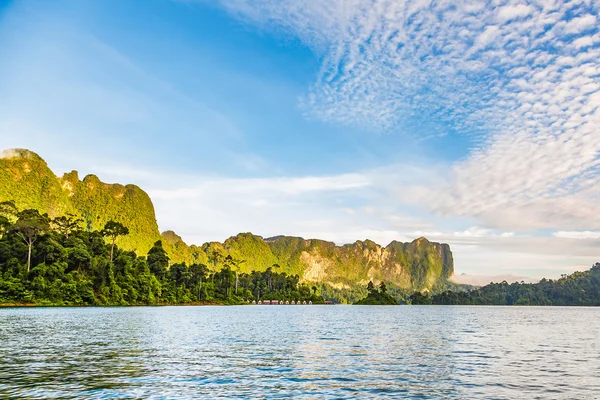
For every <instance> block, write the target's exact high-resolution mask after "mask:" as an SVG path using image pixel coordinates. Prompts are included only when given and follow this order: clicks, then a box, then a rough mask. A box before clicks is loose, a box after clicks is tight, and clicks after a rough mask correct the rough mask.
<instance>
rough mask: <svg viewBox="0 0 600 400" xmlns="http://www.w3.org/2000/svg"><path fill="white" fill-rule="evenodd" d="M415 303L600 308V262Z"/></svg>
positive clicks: (421, 297) (422, 297)
mask: <svg viewBox="0 0 600 400" xmlns="http://www.w3.org/2000/svg"><path fill="white" fill-rule="evenodd" d="M409 300H410V302H411V303H412V304H445V305H452V304H456V305H517V306H518V305H523V306H528V305H536V306H600V263H597V264H595V265H594V266H593V267H592V268H591V269H589V270H587V271H583V272H574V273H572V274H570V275H563V276H562V277H561V278H560V279H556V280H552V279H542V280H541V281H540V282H538V283H524V282H520V283H519V282H515V283H510V284H509V283H508V282H501V283H490V284H489V285H486V286H483V287H481V288H478V289H474V290H470V291H465V292H456V291H444V292H442V293H438V294H434V295H431V296H429V295H427V294H422V293H415V294H413V295H412V296H410V299H409Z"/></svg>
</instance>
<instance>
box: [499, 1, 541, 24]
mask: <svg viewBox="0 0 600 400" xmlns="http://www.w3.org/2000/svg"><path fill="white" fill-rule="evenodd" d="M533 12H534V8H533V7H531V6H529V5H525V4H516V5H506V6H503V7H500V8H499V9H498V20H499V21H500V22H502V23H505V22H508V21H510V20H512V19H516V18H522V17H527V16H529V15H531V14H533Z"/></svg>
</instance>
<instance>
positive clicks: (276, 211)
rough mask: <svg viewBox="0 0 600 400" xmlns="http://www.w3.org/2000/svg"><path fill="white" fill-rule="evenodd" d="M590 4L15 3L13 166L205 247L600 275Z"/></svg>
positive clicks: (10, 113)
mask: <svg viewBox="0 0 600 400" xmlns="http://www.w3.org/2000/svg"><path fill="white" fill-rule="evenodd" d="M598 22H599V21H598V5H597V4H595V3H594V2H570V3H560V2H557V3H551V2H547V1H545V2H539V3H538V2H513V1H494V2H488V3H484V2H480V1H465V2H461V4H460V5H458V6H457V5H454V4H453V2H447V3H446V2H435V3H431V2H429V1H414V2H412V1H411V2H406V3H404V2H399V1H392V0H362V1H359V0H348V1H342V0H332V1H330V2H319V1H311V0H282V1H275V0H263V1H258V0H221V1H203V0H179V1H169V0H160V1H159V0H149V1H117V0H112V1H61V0H58V1H50V2H48V1H38V0H14V1H0V44H1V45H0V147H2V148H11V147H26V148H30V149H32V150H34V151H36V152H38V153H39V154H40V155H41V156H42V157H44V158H45V159H46V160H47V161H48V163H49V165H50V167H51V168H52V169H53V170H54V171H55V172H56V173H57V174H59V175H60V174H62V173H63V172H65V171H68V170H71V169H77V170H79V171H80V173H81V174H82V176H83V175H84V174H87V173H95V174H97V175H98V176H99V177H100V178H101V179H102V180H104V181H108V182H121V183H129V182H131V183H136V184H138V185H140V186H141V187H142V188H144V189H146V190H147V191H148V192H149V193H150V195H151V197H152V198H153V200H154V202H155V207H156V212H157V218H158V222H159V225H160V227H161V229H165V230H166V229H173V230H175V231H177V232H178V233H180V234H181V235H182V236H183V237H184V239H185V240H186V241H188V242H190V243H202V242H204V241H208V240H223V239H225V238H226V237H228V236H230V235H233V234H235V233H237V232H241V231H252V232H254V233H256V234H261V235H264V236H271V235H277V234H293V235H301V236H305V237H319V238H323V239H328V240H333V241H335V242H337V243H346V242H352V241H354V240H357V239H365V238H371V239H374V240H375V241H377V242H380V243H381V244H384V245H385V244H387V243H388V242H389V241H391V240H393V239H397V240H404V241H406V240H412V239H414V238H416V237H418V236H422V235H424V236H426V237H428V238H429V239H431V240H436V241H444V242H447V243H449V244H450V245H451V246H452V248H453V250H454V254H455V258H456V269H457V272H458V273H462V272H465V273H467V274H469V275H485V276H486V277H489V276H498V277H500V276H506V275H512V276H514V277H527V278H531V279H535V278H539V277H542V276H557V275H559V274H560V273H566V272H571V271H573V270H576V269H584V268H587V267H589V265H591V263H592V262H594V261H599V258H600V257H598V255H600V251H599V249H600V246H599V244H600V243H599V242H600V217H599V216H598V215H597V213H596V212H595V211H594V210H595V207H596V204H597V200H598V198H599V197H600V192H599V190H598V189H597V186H598V185H597V181H598V164H599V158H598V152H599V151H600V134H599V133H598V129H599V128H598V127H599V126H600V125H599V121H600V112H599V111H598V110H599V107H600V62H599V61H598V60H600V33H599V31H598V25H599V24H598Z"/></svg>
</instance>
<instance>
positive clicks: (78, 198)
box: [0, 149, 454, 290]
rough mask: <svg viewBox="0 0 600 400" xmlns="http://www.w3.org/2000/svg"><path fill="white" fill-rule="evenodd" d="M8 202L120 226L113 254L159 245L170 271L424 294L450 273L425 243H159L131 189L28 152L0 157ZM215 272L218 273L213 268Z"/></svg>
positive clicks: (448, 263) (441, 250)
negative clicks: (234, 266)
mask: <svg viewBox="0 0 600 400" xmlns="http://www.w3.org/2000/svg"><path fill="white" fill-rule="evenodd" d="M5 200H14V201H15V202H16V204H17V206H18V207H19V208H20V209H25V208H35V209H38V210H40V211H41V212H47V213H48V214H49V215H50V216H51V217H55V216H59V215H64V214H66V213H73V214H76V215H79V216H81V217H82V218H83V219H84V220H85V225H86V226H85V227H86V228H87V229H93V230H97V229H101V228H102V227H103V226H104V224H105V223H106V222H107V221H109V220H111V219H112V220H115V221H119V222H121V223H123V224H124V225H125V226H127V227H128V228H129V230H130V235H128V236H126V237H123V238H120V239H119V242H118V244H119V246H121V247H123V248H125V249H128V250H135V251H137V252H138V254H146V253H147V251H148V250H149V249H150V247H151V246H152V244H153V243H154V242H155V241H157V240H159V239H161V240H162V241H163V246H164V248H165V250H166V251H167V253H168V254H169V256H170V258H171V263H179V262H185V263H187V264H192V263H199V264H206V265H210V266H211V267H215V266H216V267H217V268H218V267H219V266H220V265H222V260H223V259H224V258H225V257H226V256H228V255H230V256H231V257H233V258H234V259H235V260H243V261H244V262H242V263H240V264H239V270H240V271H242V272H251V271H252V270H257V271H264V270H266V269H267V268H269V267H270V268H272V269H273V270H274V271H276V272H285V273H287V274H294V275H299V276H300V277H301V279H302V280H303V281H306V282H323V283H327V284H329V285H331V286H333V287H336V288H347V287H351V286H352V285H356V284H366V283H367V282H369V281H374V282H379V281H386V282H392V283H394V284H396V285H398V286H400V287H403V288H413V289H416V290H423V289H430V288H432V287H433V286H434V285H435V284H437V283H439V282H441V281H445V280H446V279H448V278H449V277H450V276H452V274H453V273H454V265H453V260H452V252H451V251H450V247H449V246H448V245H447V244H440V243H432V242H429V241H428V240H427V239H425V238H419V239H416V240H414V241H412V242H410V243H401V242H396V241H394V242H392V243H390V244H389V245H387V246H386V247H383V246H380V245H379V244H377V243H374V242H372V241H370V240H365V241H356V242H354V243H352V244H346V245H343V246H337V245H335V243H332V242H326V241H323V240H318V239H303V238H299V237H291V236H277V237H273V238H267V239H263V238H262V237H260V236H257V235H253V234H251V233H240V234H238V235H236V236H232V237H230V238H229V239H227V240H226V241H225V242H224V243H218V242H210V243H205V244H204V245H202V246H194V245H191V246H188V245H187V244H186V243H184V242H183V240H182V239H181V237H179V236H178V235H177V234H175V233H174V232H172V231H167V232H163V233H162V235H159V231H158V226H157V223H156V217H155V214H154V206H153V205H152V201H151V200H150V198H149V197H148V195H147V194H146V193H145V192H144V191H143V190H141V189H140V188H138V187H137V186H134V185H125V186H123V185H119V184H107V183H103V182H102V181H100V179H99V178H98V177H96V176H95V175H88V176H86V177H85V178H83V180H80V179H79V175H78V173H77V171H72V172H70V173H66V174H64V175H63V176H62V177H61V178H59V177H57V176H56V175H54V173H53V172H52V171H51V170H50V169H49V168H48V165H47V164H46V162H45V161H44V160H43V159H42V158H41V157H39V156H38V155H37V154H35V153H33V152H30V151H28V150H22V149H14V150H7V151H4V152H2V153H1V154H0V201H5ZM215 264H216V265H215Z"/></svg>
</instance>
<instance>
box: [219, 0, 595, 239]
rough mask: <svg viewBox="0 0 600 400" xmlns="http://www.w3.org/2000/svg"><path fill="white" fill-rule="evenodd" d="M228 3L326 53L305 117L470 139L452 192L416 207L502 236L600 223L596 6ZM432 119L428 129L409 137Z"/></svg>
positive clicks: (381, 0)
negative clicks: (474, 221)
mask: <svg viewBox="0 0 600 400" xmlns="http://www.w3.org/2000/svg"><path fill="white" fill-rule="evenodd" d="M220 3H221V5H222V6H223V7H224V8H225V9H227V10H228V11H229V12H231V13H232V14H233V15H235V16H237V17H238V18H240V19H242V20H244V21H247V22H250V23H252V24H259V25H260V26H262V27H265V28H266V29H276V30H280V31H283V32H287V33H288V34H290V35H294V36H296V37H298V38H299V39H300V40H302V41H303V42H304V43H305V44H306V45H307V46H309V47H311V48H312V49H313V50H314V51H315V53H316V54H318V55H319V57H320V59H321V68H320V71H319V73H318V75H317V76H316V80H315V82H314V83H313V84H312V85H311V87H310V89H309V90H308V93H307V94H306V96H305V97H304V98H303V99H302V100H301V103H302V105H303V106H304V107H305V108H306V110H307V112H308V113H309V114H311V115H313V116H316V117H318V118H320V119H323V120H326V121H332V122H337V123H343V124H350V125H356V126H363V127H365V128H367V129H372V130H388V131H389V130H394V131H401V132H404V133H405V134H416V135H420V136H423V137H432V136H439V135H444V134H447V133H448V132H453V133H459V134H464V135H468V136H469V137H472V138H474V139H473V140H474V143H475V146H474V147H473V148H472V149H471V153H470V155H469V156H468V157H467V158H466V159H464V160H461V161H459V162H458V163H456V165H455V166H454V167H453V171H452V172H453V173H452V174H451V177H450V179H449V180H448V182H447V184H445V185H443V186H440V187H434V188H430V189H431V190H429V193H424V197H423V198H422V199H420V202H421V203H426V204H429V205H430V207H431V209H432V210H433V211H435V212H437V213H441V214H452V215H460V216H467V217H476V218H479V219H480V220H481V224H483V225H487V226H490V227H495V228H503V229H513V228H515V229H535V228H545V227H553V228H564V227H569V228H570V229H573V228H574V229H581V228H584V229H595V228H598V227H600V216H599V215H598V214H597V213H596V212H594V211H593V207H590V205H592V204H594V203H595V202H597V200H598V199H599V198H600V190H599V189H598V188H597V185H596V182H597V181H598V178H599V169H598V165H599V163H600V160H599V153H600V135H599V134H598V127H599V126H600V111H599V110H600V61H599V60H600V47H599V43H600V36H599V35H600V33H599V29H598V17H597V16H598V14H599V11H600V9H599V4H598V3H597V2H547V1H527V2H514V1H494V2H481V1H464V2H458V3H457V2H451V1H437V2H432V1H429V0H424V1H397V0H362V1H361V0H338V1H328V2H320V1H311V0H285V1H269V0H265V1H254V0H221V2H220ZM424 120H428V121H430V120H433V121H435V122H434V123H433V124H432V128H430V129H429V130H428V131H423V130H419V129H414V127H415V125H414V124H415V123H417V124H418V121H424ZM415 121H416V122H415ZM577 227H579V228H577Z"/></svg>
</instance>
